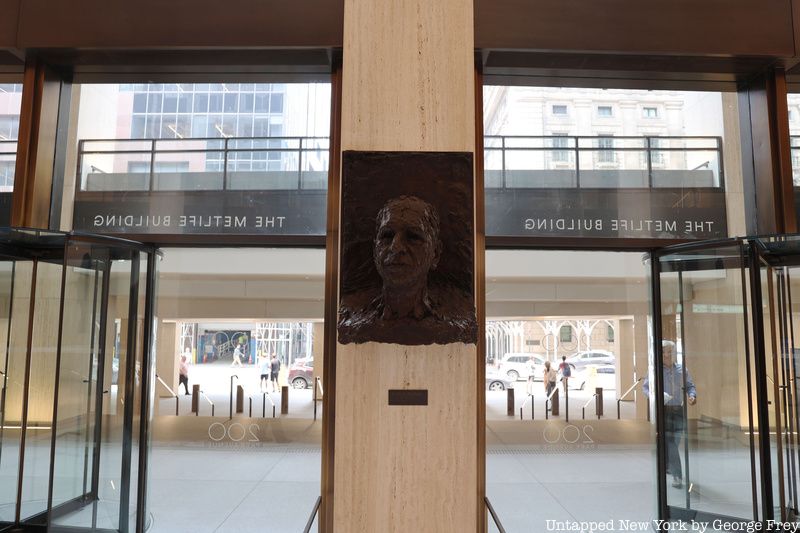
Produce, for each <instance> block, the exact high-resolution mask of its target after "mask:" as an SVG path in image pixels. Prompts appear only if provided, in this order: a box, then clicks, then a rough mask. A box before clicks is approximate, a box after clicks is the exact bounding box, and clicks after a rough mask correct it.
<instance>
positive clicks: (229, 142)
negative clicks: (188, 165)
mask: <svg viewBox="0 0 800 533" xmlns="http://www.w3.org/2000/svg"><path fill="white" fill-rule="evenodd" d="M263 141H268V142H264V143H263V146H257V147H253V146H242V147H239V146H241V144H240V143H247V142H249V143H258V142H263ZM312 141H322V142H317V143H316V145H311V146H310V144H312V143H311V142H312ZM325 142H328V143H329V142H330V138H329V137H303V136H291V137H221V138H220V137H194V138H192V137H187V138H175V139H163V138H162V139H157V138H146V139H81V140H80V141H79V142H78V176H79V179H80V186H79V187H78V190H79V191H86V190H87V189H86V183H85V182H84V180H83V175H84V168H85V165H84V156H86V155H106V156H108V155H124V154H128V155H145V156H149V158H150V169H149V172H148V187H147V190H149V191H153V190H155V188H154V178H155V174H156V171H155V161H156V158H157V156H158V155H160V154H207V155H208V154H210V155H213V156H215V157H213V158H207V159H208V160H209V161H213V162H214V163H215V164H216V163H221V164H222V169H221V172H222V181H223V183H222V190H228V188H229V185H230V183H229V182H230V180H229V176H228V166H229V165H228V163H229V162H233V163H234V164H236V163H238V161H239V159H237V158H235V157H230V155H231V154H237V153H264V154H269V153H287V154H297V170H296V172H297V188H298V190H299V189H302V177H303V172H304V169H303V162H304V157H303V154H304V153H310V152H320V153H327V151H328V148H326V147H324V146H325ZM96 143H105V144H112V148H110V149H103V148H102V147H100V148H98V149H94V150H92V149H88V150H87V149H86V148H87V145H88V146H89V147H90V148H91V145H92V144H96ZM192 143H206V147H205V148H159V147H158V144H162V145H163V144H167V145H169V144H172V145H176V144H188V145H191V144H192ZM208 143H215V144H216V145H215V146H212V147H209V146H208ZM272 143H278V144H279V146H270V144H272ZM292 143H296V146H289V145H290V144H292ZM117 144H123V145H124V144H128V145H131V144H134V145H136V144H138V145H141V146H142V148H125V149H116V148H117V146H116V145H117ZM317 145H321V146H317ZM328 146H329V145H328ZM267 159H268V158H267ZM267 159H265V160H267ZM247 161H248V162H249V161H250V160H249V159H248V160H247ZM142 162H146V160H145V161H142ZM89 167H90V168H91V169H92V171H93V172H98V173H102V174H107V173H108V172H106V171H104V170H103V169H100V168H98V167H96V166H94V165H92V164H89ZM234 171H235V169H234ZM288 171H289V172H294V171H295V170H294V169H290V170H288ZM211 172H220V171H219V170H213V171H211ZM256 172H267V170H266V168H265V169H264V170H261V171H256ZM142 174H143V173H142Z"/></svg>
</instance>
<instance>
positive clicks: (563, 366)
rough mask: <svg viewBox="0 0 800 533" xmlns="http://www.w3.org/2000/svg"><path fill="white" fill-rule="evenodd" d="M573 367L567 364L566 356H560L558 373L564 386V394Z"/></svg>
mask: <svg viewBox="0 0 800 533" xmlns="http://www.w3.org/2000/svg"><path fill="white" fill-rule="evenodd" d="M573 368H575V365H573V364H572V363H568V362H567V356H566V355H562V356H561V363H560V364H559V365H558V371H559V372H560V373H561V382H562V383H563V384H564V391H565V392H566V390H567V386H568V385H569V384H568V381H569V378H570V377H572V369H573Z"/></svg>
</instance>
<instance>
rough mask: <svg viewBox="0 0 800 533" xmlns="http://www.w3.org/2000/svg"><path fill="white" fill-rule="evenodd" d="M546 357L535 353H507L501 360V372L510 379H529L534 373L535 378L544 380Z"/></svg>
mask: <svg viewBox="0 0 800 533" xmlns="http://www.w3.org/2000/svg"><path fill="white" fill-rule="evenodd" d="M544 362H545V358H544V357H542V356H541V355H539V354H535V353H507V354H505V355H504V356H503V359H502V360H501V361H500V369H499V372H500V374H501V375H504V376H506V377H507V378H508V379H509V380H510V381H517V380H518V379H528V376H530V375H531V373H533V379H535V380H539V381H541V380H542V375H543V374H544Z"/></svg>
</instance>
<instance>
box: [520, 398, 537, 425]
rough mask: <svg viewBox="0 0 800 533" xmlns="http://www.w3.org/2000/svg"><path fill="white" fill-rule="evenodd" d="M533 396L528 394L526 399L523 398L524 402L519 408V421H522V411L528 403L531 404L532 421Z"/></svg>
mask: <svg viewBox="0 0 800 533" xmlns="http://www.w3.org/2000/svg"><path fill="white" fill-rule="evenodd" d="M533 400H534V398H533V394H528V397H527V398H525V401H524V402H522V405H521V406H520V407H519V419H520V420H522V410H523V409H525V406H526V405H528V402H531V420H533V405H534V402H533Z"/></svg>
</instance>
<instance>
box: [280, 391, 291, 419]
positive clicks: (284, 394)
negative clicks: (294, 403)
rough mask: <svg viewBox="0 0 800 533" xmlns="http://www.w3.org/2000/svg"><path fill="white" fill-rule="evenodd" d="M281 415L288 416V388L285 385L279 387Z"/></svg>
mask: <svg viewBox="0 0 800 533" xmlns="http://www.w3.org/2000/svg"><path fill="white" fill-rule="evenodd" d="M281 414H282V415H288V414H289V387H288V386H287V385H284V386H283V387H281Z"/></svg>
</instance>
